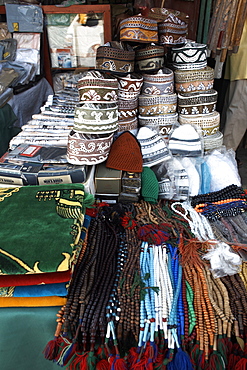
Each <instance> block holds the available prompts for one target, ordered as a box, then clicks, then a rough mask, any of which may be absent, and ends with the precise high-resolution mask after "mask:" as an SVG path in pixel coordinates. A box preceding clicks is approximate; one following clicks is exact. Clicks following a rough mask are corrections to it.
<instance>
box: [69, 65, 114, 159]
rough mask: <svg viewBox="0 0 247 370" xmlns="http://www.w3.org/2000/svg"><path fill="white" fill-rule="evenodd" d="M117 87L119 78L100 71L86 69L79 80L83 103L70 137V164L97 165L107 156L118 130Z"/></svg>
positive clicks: (77, 110) (80, 105) (77, 112)
mask: <svg viewBox="0 0 247 370" xmlns="http://www.w3.org/2000/svg"><path fill="white" fill-rule="evenodd" d="M117 89H118V82H117V79H116V78H115V77H109V76H104V74H102V73H100V72H99V71H97V70H95V71H87V72H85V74H84V76H82V78H81V79H80V80H79V81H78V91H79V96H80V103H79V104H78V105H77V106H76V108H75V116H74V127H73V130H72V131H71V132H70V135H69V138H68V148H67V158H68V162H69V163H72V164H77V165H82V164H84V165H85V164H86V165H94V164H98V163H101V162H104V161H105V160H106V159H107V157H108V154H109V151H110V147H111V144H112V141H113V135H114V132H116V131H117V130H118V105H117Z"/></svg>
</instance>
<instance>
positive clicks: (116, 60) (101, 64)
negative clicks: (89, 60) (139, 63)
mask: <svg viewBox="0 0 247 370" xmlns="http://www.w3.org/2000/svg"><path fill="white" fill-rule="evenodd" d="M134 61H135V52H134V51H133V50H123V49H120V48H114V47H111V46H99V47H98V49H97V52H96V69H99V70H101V71H111V72H113V73H116V74H127V73H131V72H133V71H134Z"/></svg>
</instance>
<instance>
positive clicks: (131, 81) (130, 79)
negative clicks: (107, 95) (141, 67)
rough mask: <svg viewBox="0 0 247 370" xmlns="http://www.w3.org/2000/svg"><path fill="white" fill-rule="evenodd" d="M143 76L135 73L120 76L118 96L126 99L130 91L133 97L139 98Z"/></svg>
mask: <svg viewBox="0 0 247 370" xmlns="http://www.w3.org/2000/svg"><path fill="white" fill-rule="evenodd" d="M142 84H143V77H142V75H141V74H138V73H133V74H129V75H127V76H121V77H120V76H118V97H119V98H122V99H124V96H126V94H128V93H130V95H131V99H133V97H134V98H137V97H138V95H139V94H140V92H141V88H142Z"/></svg>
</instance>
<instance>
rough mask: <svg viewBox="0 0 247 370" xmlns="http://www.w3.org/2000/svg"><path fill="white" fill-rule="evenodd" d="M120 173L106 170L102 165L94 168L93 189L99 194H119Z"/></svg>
mask: <svg viewBox="0 0 247 370" xmlns="http://www.w3.org/2000/svg"><path fill="white" fill-rule="evenodd" d="M121 178H122V171H120V170H114V169H112V168H107V167H106V165H105V162H104V163H100V164H98V165H97V166H96V172H95V189H96V193H99V194H119V193H120V191H121Z"/></svg>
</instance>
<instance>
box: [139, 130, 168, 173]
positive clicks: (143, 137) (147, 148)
mask: <svg viewBox="0 0 247 370" xmlns="http://www.w3.org/2000/svg"><path fill="white" fill-rule="evenodd" d="M137 140H138V141H139V143H140V145H141V151H142V157H143V166H144V167H152V166H154V165H156V164H158V163H160V162H163V161H166V160H168V159H171V154H170V152H169V149H168V148H167V145H166V143H165V141H164V139H163V138H162V137H161V136H160V135H159V134H157V133H156V132H155V131H152V130H151V129H150V128H148V127H141V128H140V129H139V131H138V134H137Z"/></svg>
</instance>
